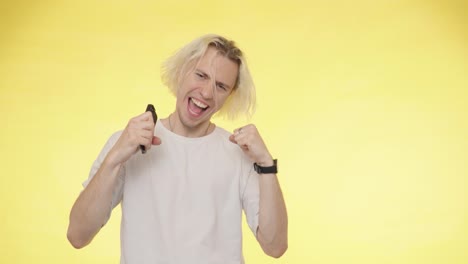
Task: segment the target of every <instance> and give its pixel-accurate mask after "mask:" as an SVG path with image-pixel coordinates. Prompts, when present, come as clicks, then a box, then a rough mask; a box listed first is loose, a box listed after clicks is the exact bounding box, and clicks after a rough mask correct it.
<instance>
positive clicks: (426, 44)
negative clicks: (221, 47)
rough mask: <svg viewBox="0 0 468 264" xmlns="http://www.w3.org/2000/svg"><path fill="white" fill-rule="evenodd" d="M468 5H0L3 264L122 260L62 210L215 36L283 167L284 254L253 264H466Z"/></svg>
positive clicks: (162, 111) (230, 125) (115, 228)
mask: <svg viewBox="0 0 468 264" xmlns="http://www.w3.org/2000/svg"><path fill="white" fill-rule="evenodd" d="M467 6H468V5H467V2H466V1H442V0H441V1H430V0H428V1H422V0H421V1H415V0H411V1H410V0H408V1H397V0H395V1H390V0H389V1H385V0H382V1H375V0H374V1H363V0H356V1H321V0H311V1H298V0H289V1H244V0H239V1H224V0H218V1H213V0H205V1H181V0H176V1H164V2H163V1H149V0H148V1H143V0H140V1H124V0H120V1H90V0H88V1H24V0H19V1H2V2H1V3H0V110H1V123H2V129H1V132H0V133H1V137H0V159H1V164H2V165H1V169H2V174H1V175H2V176H1V184H0V206H1V207H0V213H1V217H0V248H1V249H2V253H1V254H0V263H118V261H119V254H120V247H119V224H120V209H119V208H117V209H116V210H115V211H114V213H113V217H112V219H111V221H110V222H109V223H108V224H107V225H106V226H105V227H104V228H103V230H101V232H100V233H99V234H98V236H97V237H96V238H95V240H94V241H93V242H92V244H90V245H89V246H88V247H86V248H84V249H81V250H76V249H73V248H72V247H71V245H70V244H69V243H68V241H67V240H66V229H67V225H68V214H69V210H70V208H71V206H72V204H73V202H74V200H75V199H76V197H77V196H78V194H79V192H80V190H81V188H82V187H81V183H82V182H83V181H84V180H85V179H86V177H87V175H88V171H89V168H90V166H91V163H92V162H93V160H94V159H95V157H96V156H97V154H98V152H99V150H100V149H101V147H102V146H103V144H104V143H105V141H106V140H107V138H108V137H109V136H110V135H111V134H112V133H113V132H114V131H116V130H119V129H122V128H124V126H125V125H126V122H127V121H128V119H129V118H131V117H132V116H135V115H138V114H140V113H141V112H142V111H143V110H144V108H145V106H146V104H147V103H153V104H154V105H155V106H156V108H157V111H158V114H159V116H160V117H165V116H167V115H168V114H169V113H170V112H171V111H172V109H173V105H174V98H173V97H172V96H171V95H170V94H169V93H168V91H167V89H166V88H165V87H163V85H162V84H161V82H160V78H159V74H160V64H161V62H162V61H163V60H164V59H165V58H166V57H168V56H169V55H171V54H172V53H173V52H174V51H175V50H176V49H177V48H178V47H180V46H182V45H184V44H186V43H187V42H188V41H190V40H192V39H193V38H195V37H197V36H199V35H202V34H206V33H218V34H222V35H225V36H227V37H228V38H232V39H234V40H235V41H236V42H237V43H238V44H239V46H240V47H241V48H242V49H243V50H244V51H245V53H246V55H247V59H248V62H249V65H250V68H251V71H252V74H253V76H254V80H255V83H256V85H257V95H258V107H257V112H256V115H255V116H254V118H252V119H251V120H244V119H240V120H236V121H235V122H230V121H227V120H224V119H219V118H218V119H216V120H215V122H216V123H217V124H218V125H221V126H223V127H225V128H226V129H228V130H233V129H235V128H236V127H238V126H241V125H244V124H246V123H247V122H252V123H255V124H256V125H257V127H258V128H259V130H260V132H261V133H262V135H263V137H264V139H265V141H266V142H267V144H268V146H269V149H270V151H271V152H272V153H273V155H274V156H275V157H276V158H278V159H279V171H280V173H279V175H278V177H279V179H280V182H281V184H282V187H283V191H284V195H285V198H286V202H287V207H288V212H289V225H290V226H289V250H288V251H287V253H286V254H285V255H284V256H283V257H282V258H280V259H272V258H269V257H267V256H265V255H264V254H263V253H262V252H261V249H260V247H259V246H258V245H257V243H256V242H255V240H254V238H253V236H252V234H251V232H250V231H249V230H248V229H245V231H244V233H245V236H244V237H245V239H244V254H245V258H246V261H247V263H260V264H261V263H264V264H267V263H268V264H270V263H282V264H283V263H319V264H335V263H336V264H338V263H339V264H341V263H353V264H354V263H356V264H358V263H359V264H370V263H373V264H374V263H392V264H393V263H395V264H396V263H398V264H400V263H408V264H409V263H411V264H414V263H416V264H420V263H421V264H422V263H424V264H428V263H440V264H442V263H444V264H445V263H450V264H452V263H453V264H462V263H468V241H467V237H468V217H467V216H468V205H467V200H468V199H467V198H468V197H467V196H468V194H467V187H468V184H467V176H468V168H467V162H468V160H467V158H468V121H467V120H468V112H467V111H468V106H467V99H468V91H467V89H468V45H467V44H468V18H467V17H466V13H467V11H468V8H467Z"/></svg>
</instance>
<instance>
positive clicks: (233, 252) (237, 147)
mask: <svg viewBox="0 0 468 264" xmlns="http://www.w3.org/2000/svg"><path fill="white" fill-rule="evenodd" d="M163 70H164V71H163V80H164V82H165V84H166V85H167V86H168V87H169V88H170V89H171V91H172V92H173V93H174V94H175V96H176V109H175V111H174V112H173V113H172V114H170V115H169V116H168V117H167V118H165V119H162V120H159V121H158V122H157V123H156V126H154V123H153V120H152V115H151V113H150V112H146V113H144V114H141V115H139V116H136V117H134V118H132V119H131V120H130V121H129V122H128V124H127V126H126V128H125V129H124V130H123V131H121V132H117V133H115V134H114V135H112V136H111V138H110V139H109V140H108V142H107V144H106V145H105V146H104V148H103V150H102V151H101V153H100V154H99V156H98V158H97V159H96V161H95V162H94V164H93V166H92V169H91V172H90V176H89V178H88V180H87V181H86V182H85V183H84V184H83V185H84V186H85V189H84V190H83V191H82V192H81V194H80V196H79V197H78V199H77V200H76V202H75V204H74V205H73V208H72V211H71V213H70V224H69V227H68V234H67V236H68V239H69V241H70V242H71V244H72V245H73V246H74V247H76V248H82V247H84V246H86V245H87V244H89V243H90V242H91V240H92V239H93V237H94V236H95V235H96V234H97V233H98V232H99V230H100V228H101V227H102V226H104V224H105V223H106V222H107V220H108V219H109V217H110V214H111V211H112V209H113V208H114V207H115V206H116V205H117V204H119V203H121V206H122V222H121V251H122V252H121V263H200V264H201V263H203V264H207V263H223V264H230V263H232V264H234V263H236V264H239V263H244V261H243V256H242V230H241V219H242V210H244V212H245V214H246V219H247V222H248V224H249V227H250V228H251V230H252V232H253V233H254V235H255V236H256V238H257V240H258V242H259V243H260V245H261V247H262V249H263V250H264V252H265V253H266V254H268V255H270V256H273V257H280V256H281V255H283V253H284V252H285V251H286V249H287V214H286V207H285V203H284V200H283V196H282V193H281V189H280V185H279V183H278V179H277V177H276V160H275V161H274V160H273V158H272V156H271V155H270V153H269V151H268V149H267V147H266V145H265V144H264V142H263V140H262V138H261V136H260V134H259V132H258V131H257V129H256V128H255V126H254V125H247V126H244V127H241V128H238V129H236V130H235V131H234V133H233V134H230V133H229V132H227V131H225V130H224V129H222V128H219V127H217V126H216V125H215V124H213V123H212V122H211V121H210V120H211V117H212V116H213V115H214V114H215V113H217V112H218V111H219V113H222V114H226V115H227V116H228V117H234V116H235V115H236V114H238V113H241V112H244V113H249V112H251V111H252V108H253V106H254V100H255V99H254V98H255V91H254V86H253V82H252V79H251V77H250V73H249V71H248V68H247V65H246V63H245V60H244V57H243V55H242V52H241V51H240V50H239V49H238V48H237V47H236V46H235V44H234V42H232V41H229V40H227V39H225V38H223V37H221V36H217V35H206V36H202V37H200V38H198V39H195V40H194V41H192V42H191V43H189V44H188V45H186V46H185V47H183V48H182V49H181V50H179V51H178V52H177V53H176V54H175V55H173V56H172V57H170V58H169V59H168V60H167V61H166V63H165V64H164V67H163ZM140 145H142V146H144V147H145V148H146V150H147V152H146V154H142V153H141V152H139V149H140V148H139V146H140ZM152 145H153V147H151V146H152Z"/></svg>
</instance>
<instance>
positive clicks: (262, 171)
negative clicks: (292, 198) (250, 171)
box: [254, 159, 278, 174]
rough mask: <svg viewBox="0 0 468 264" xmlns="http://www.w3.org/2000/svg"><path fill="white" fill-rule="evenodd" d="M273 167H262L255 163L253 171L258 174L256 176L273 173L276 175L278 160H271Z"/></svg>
mask: <svg viewBox="0 0 468 264" xmlns="http://www.w3.org/2000/svg"><path fill="white" fill-rule="evenodd" d="M273 163H274V164H273V166H270V167H262V166H260V165H258V164H257V163H254V170H255V171H256V172H257V173H258V174H275V173H278V166H277V164H278V160H277V159H274V160H273Z"/></svg>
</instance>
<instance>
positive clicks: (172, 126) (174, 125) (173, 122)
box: [165, 113, 214, 138]
mask: <svg viewBox="0 0 468 264" xmlns="http://www.w3.org/2000/svg"><path fill="white" fill-rule="evenodd" d="M166 120H167V122H166V124H165V125H167V126H166V127H167V128H169V130H170V131H171V132H173V133H175V134H177V135H181V136H184V137H189V138H196V137H203V136H206V135H208V134H209V133H210V132H211V130H212V127H213V126H212V125H214V124H212V123H211V121H209V120H208V121H207V122H204V123H201V124H199V125H197V126H195V127H189V126H187V125H185V124H184V123H182V122H181V121H180V119H179V118H178V115H177V113H172V114H170V115H169V117H167V119H166Z"/></svg>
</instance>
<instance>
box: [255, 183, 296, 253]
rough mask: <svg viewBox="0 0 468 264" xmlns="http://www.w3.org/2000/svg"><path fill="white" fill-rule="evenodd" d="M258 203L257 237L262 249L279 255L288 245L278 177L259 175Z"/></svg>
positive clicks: (286, 222) (285, 217)
mask: <svg viewBox="0 0 468 264" xmlns="http://www.w3.org/2000/svg"><path fill="white" fill-rule="evenodd" d="M259 187H260V205H259V220H258V221H259V224H258V230H257V239H258V241H259V242H260V245H261V246H262V249H263V251H265V253H266V254H268V255H270V256H272V257H280V256H281V255H283V254H284V252H285V251H286V249H287V247H288V216H287V212H286V205H285V203H284V198H283V194H282V192H281V188H280V185H279V182H278V178H277V177H276V175H273V174H264V175H260V179H259Z"/></svg>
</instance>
